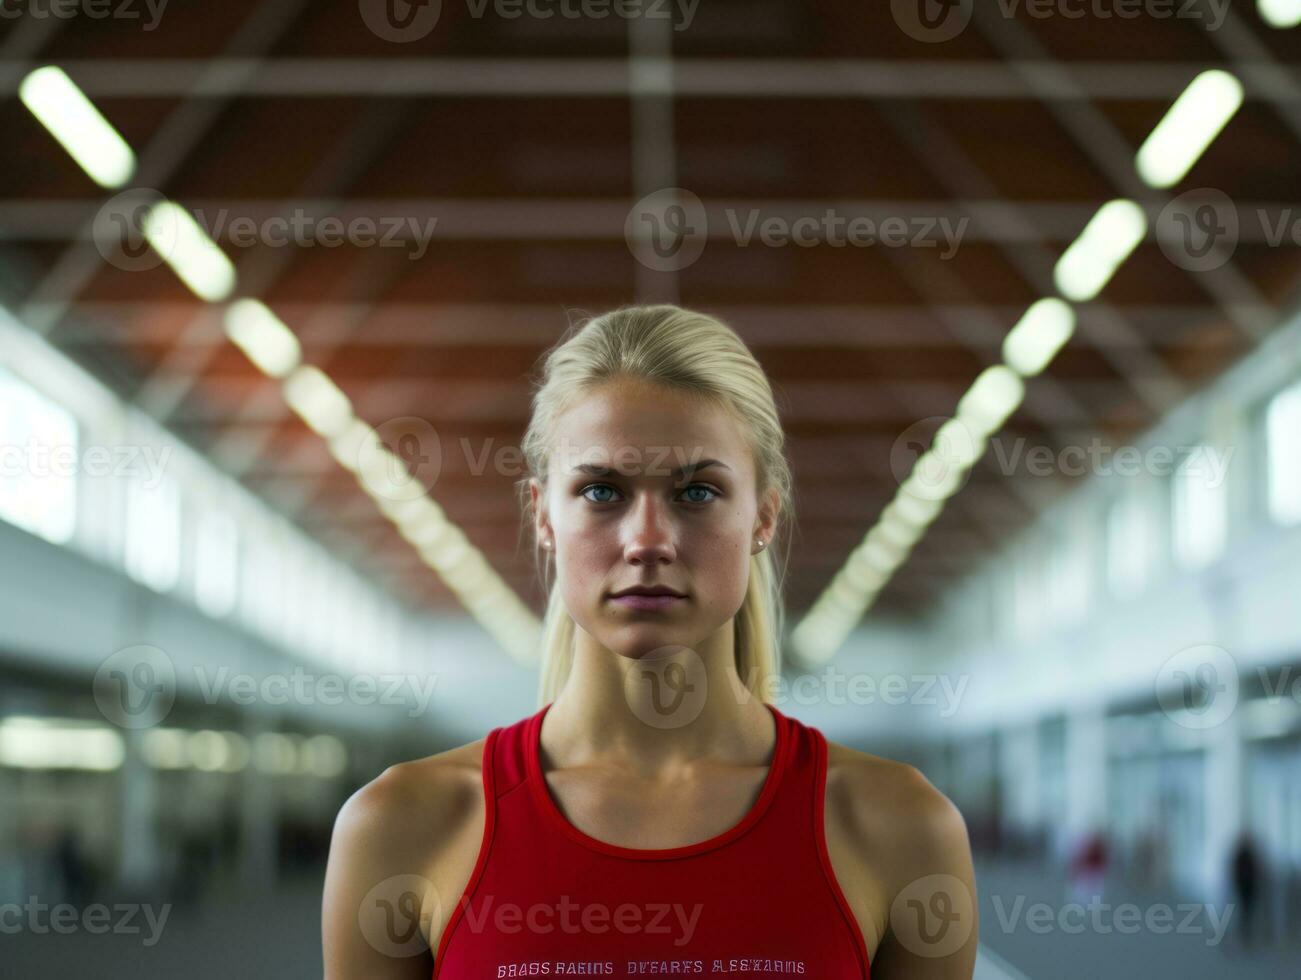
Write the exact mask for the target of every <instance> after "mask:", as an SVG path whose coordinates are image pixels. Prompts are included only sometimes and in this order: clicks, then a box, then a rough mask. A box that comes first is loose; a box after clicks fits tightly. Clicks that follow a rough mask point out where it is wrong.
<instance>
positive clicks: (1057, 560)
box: [1048, 514, 1089, 622]
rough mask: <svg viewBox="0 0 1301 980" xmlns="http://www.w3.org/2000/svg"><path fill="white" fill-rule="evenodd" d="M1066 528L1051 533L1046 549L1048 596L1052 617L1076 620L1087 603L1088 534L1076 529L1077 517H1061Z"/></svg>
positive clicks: (1077, 524)
mask: <svg viewBox="0 0 1301 980" xmlns="http://www.w3.org/2000/svg"><path fill="white" fill-rule="evenodd" d="M1064 520H1065V523H1066V528H1067V530H1064V531H1061V532H1058V533H1057V534H1055V535H1054V536H1053V540H1052V551H1051V552H1050V553H1049V562H1050V564H1049V569H1048V573H1049V574H1048V589H1049V593H1048V598H1049V603H1050V605H1051V607H1052V610H1053V615H1054V616H1055V617H1062V618H1063V619H1065V620H1068V621H1072V622H1073V621H1075V620H1077V619H1079V617H1080V616H1082V615H1083V614H1084V611H1085V609H1086V608H1087V607H1088V603H1089V555H1088V552H1087V551H1086V548H1085V545H1086V542H1087V540H1088V539H1087V537H1086V536H1085V535H1083V534H1080V533H1078V532H1077V530H1076V529H1077V528H1078V526H1079V518H1078V516H1077V515H1073V514H1072V515H1068V516H1067V517H1065V518H1064Z"/></svg>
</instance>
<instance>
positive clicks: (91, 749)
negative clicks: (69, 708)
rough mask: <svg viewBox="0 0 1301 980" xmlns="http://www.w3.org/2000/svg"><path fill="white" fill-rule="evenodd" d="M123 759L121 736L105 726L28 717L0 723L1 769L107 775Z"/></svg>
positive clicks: (78, 721) (14, 718) (60, 719)
mask: <svg viewBox="0 0 1301 980" xmlns="http://www.w3.org/2000/svg"><path fill="white" fill-rule="evenodd" d="M124 756H125V749H124V747H123V742H122V736H121V735H119V734H118V733H117V732H116V731H114V730H113V729H111V728H109V727H108V726H107V725H96V724H93V723H86V722H83V721H80V720H79V719H73V718H35V717H28V716H13V717H10V718H7V719H5V721H3V722H0V766H12V767H14V768H17V769H87V770H91V771H95V772H109V771H112V770H114V769H117V768H119V767H120V766H121V765H122V760H123V758H124Z"/></svg>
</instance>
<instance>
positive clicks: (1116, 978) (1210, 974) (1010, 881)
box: [977, 861, 1301, 980]
mask: <svg viewBox="0 0 1301 980" xmlns="http://www.w3.org/2000/svg"><path fill="white" fill-rule="evenodd" d="M977 889H978V892H979V895H980V938H981V941H982V943H983V944H984V945H985V946H987V947H988V948H989V949H990V950H992V951H993V953H995V954H997V956H998V958H999V959H1001V960H1002V961H1003V962H1005V963H1006V964H1009V965H1010V966H1011V967H1012V968H1014V969H1015V970H1016V971H1019V972H1020V973H1022V974H1024V975H1025V976H1027V977H1029V978H1031V980H1097V978H1099V977H1105V978H1106V980H1165V978H1166V977H1178V978H1179V980H1200V978H1207V980H1211V978H1214V980H1225V978H1232V980H1256V978H1260V980H1265V978H1268V980H1281V978H1284V977H1298V976H1301V937H1291V944H1290V945H1283V946H1280V945H1277V944H1276V945H1273V946H1271V947H1270V948H1268V949H1261V948H1254V949H1250V950H1244V949H1243V947H1242V946H1241V944H1240V943H1239V942H1238V941H1237V939H1236V927H1237V925H1238V921H1237V918H1236V914H1237V913H1236V911H1234V912H1231V913H1230V914H1229V916H1228V918H1227V920H1226V919H1224V912H1223V910H1222V909H1220V910H1217V914H1218V915H1219V916H1220V917H1221V924H1220V926H1219V929H1220V932H1221V934H1220V936H1219V938H1218V940H1217V936H1216V927H1215V926H1214V925H1213V924H1212V922H1211V918H1210V916H1208V914H1207V912H1206V910H1205V909H1204V908H1203V909H1202V910H1201V911H1200V912H1199V913H1198V914H1197V915H1196V917H1195V918H1191V919H1190V918H1189V912H1190V907H1191V906H1193V905H1195V904H1197V903H1195V902H1192V901H1190V900H1188V899H1180V898H1178V897H1169V896H1157V895H1143V894H1140V893H1139V892H1137V891H1135V890H1133V889H1123V888H1118V887H1117V886H1115V885H1114V884H1110V885H1108V887H1107V888H1106V889H1105V890H1104V893H1103V895H1102V897H1101V903H1104V904H1105V905H1110V906H1111V907H1112V909H1115V908H1116V907H1117V906H1119V905H1121V904H1123V903H1133V904H1134V905H1136V906H1137V908H1138V909H1139V910H1140V911H1139V913H1138V915H1139V917H1140V920H1141V918H1142V917H1145V916H1146V915H1147V914H1148V910H1150V909H1154V908H1156V907H1157V906H1165V907H1168V908H1169V909H1170V913H1169V916H1170V917H1169V921H1168V924H1162V922H1161V920H1160V919H1153V920H1152V921H1153V922H1154V923H1155V924H1156V928H1155V929H1149V928H1146V927H1143V926H1142V924H1141V921H1140V922H1139V923H1138V926H1139V927H1138V929H1137V931H1133V932H1128V933H1126V932H1122V931H1121V928H1122V927H1124V928H1127V929H1132V928H1133V927H1132V926H1130V925H1129V920H1127V919H1126V918H1125V917H1124V916H1120V917H1117V916H1116V915H1114V914H1113V913H1111V912H1108V911H1106V910H1105V909H1103V908H1102V907H1101V906H1099V908H1098V911H1096V912H1095V911H1092V910H1091V909H1090V907H1089V905H1090V902H1089V899H1087V898H1083V897H1080V898H1079V899H1076V898H1074V897H1072V896H1071V895H1070V894H1069V893H1068V892H1067V890H1066V882H1065V881H1064V880H1063V879H1062V877H1061V876H1060V875H1056V874H1054V873H1052V872H1046V871H1044V870H1043V869H1042V868H1039V867H1037V866H1033V865H1029V864H1025V865H1009V864H1000V865H990V864H987V863H985V862H983V861H982V862H979V863H978V865H977ZM1018 902H1019V903H1020V904H1019V906H1018ZM1072 902H1078V904H1079V905H1080V906H1082V907H1083V915H1081V914H1080V913H1078V912H1073V911H1072V912H1067V913H1066V914H1065V915H1064V916H1063V915H1061V913H1062V910H1063V909H1064V907H1065V906H1066V905H1067V904H1068V903H1072ZM1040 903H1042V905H1040ZM1037 905H1040V907H1041V908H1042V909H1043V910H1044V911H1039V912H1037V913H1035V914H1036V915H1038V916H1040V918H1039V919H1035V920H1033V921H1034V924H1033V926H1032V925H1031V924H1030V922H1029V921H1028V920H1027V913H1028V912H1029V910H1030V909H1031V908H1033V907H1035V906H1037ZM1018 912H1019V914H1018ZM1045 919H1046V920H1047V922H1048V923H1049V927H1048V928H1045V925H1044V924H1043V922H1044V920H1045ZM1059 922H1061V923H1064V924H1065V927H1066V928H1065V929H1063V928H1059V927H1058V923H1059ZM1067 930H1070V931H1067Z"/></svg>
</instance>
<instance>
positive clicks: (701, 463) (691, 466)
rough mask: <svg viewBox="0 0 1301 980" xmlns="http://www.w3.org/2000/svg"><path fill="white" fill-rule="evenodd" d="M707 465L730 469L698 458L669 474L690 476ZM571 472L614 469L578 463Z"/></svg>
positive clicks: (593, 473) (606, 472) (594, 472)
mask: <svg viewBox="0 0 1301 980" xmlns="http://www.w3.org/2000/svg"><path fill="white" fill-rule="evenodd" d="M707 466H721V467H722V468H723V469H725V470H730V469H731V467H730V466H728V465H727V464H726V463H724V462H723V461H722V460H719V459H702V460H698V461H697V462H695V463H688V464H687V465H685V466H680V467H678V468H677V469H676V470H673V471H671V472H670V473H669V475H670V476H675V477H679V478H681V477H687V476H691V475H692V474H693V473H696V472H697V471H699V470H703V469H704V468H705V467H707ZM573 472H574V473H586V474H587V475H588V476H610V475H612V474H613V473H614V472H615V471H614V470H612V469H610V467H608V466H601V465H600V464H599V463H579V464H578V465H577V466H575V467H574V469H573ZM619 475H620V476H622V475H624V474H619Z"/></svg>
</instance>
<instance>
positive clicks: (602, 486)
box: [579, 483, 614, 504]
mask: <svg viewBox="0 0 1301 980" xmlns="http://www.w3.org/2000/svg"><path fill="white" fill-rule="evenodd" d="M613 489H614V487H612V486H610V484H608V483H593V484H592V485H591V486H590V487H584V488H583V489H582V490H580V491H579V496H582V497H587V499H588V500H592V498H591V497H588V496H587V491H589V490H613ZM609 502H610V501H608V500H592V503H594V504H608V503H609Z"/></svg>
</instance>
